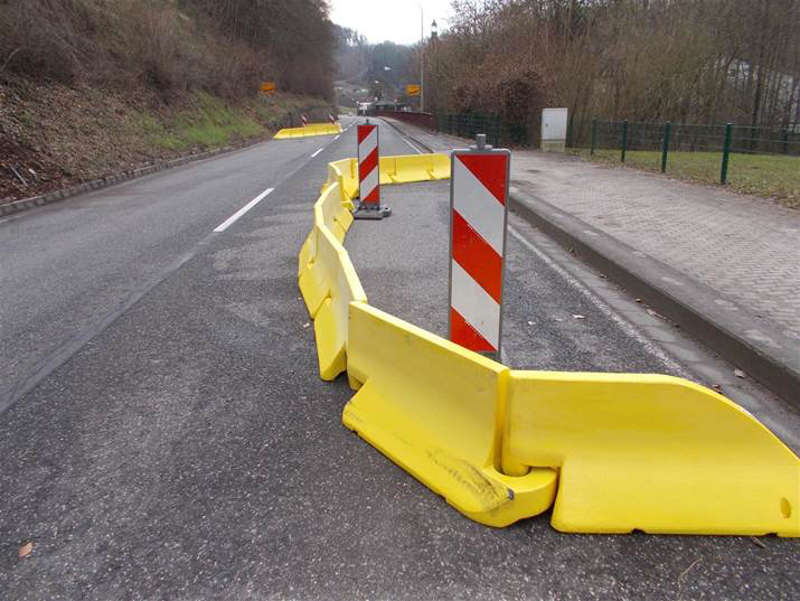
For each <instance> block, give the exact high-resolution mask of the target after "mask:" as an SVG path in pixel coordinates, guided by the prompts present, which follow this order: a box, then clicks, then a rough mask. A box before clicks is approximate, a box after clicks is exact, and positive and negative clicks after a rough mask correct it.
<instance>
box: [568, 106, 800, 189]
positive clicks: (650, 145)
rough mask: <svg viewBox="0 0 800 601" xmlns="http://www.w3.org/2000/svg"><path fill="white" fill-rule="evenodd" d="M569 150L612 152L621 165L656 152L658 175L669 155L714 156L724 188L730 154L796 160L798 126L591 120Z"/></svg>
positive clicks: (799, 139) (664, 169)
mask: <svg viewBox="0 0 800 601" xmlns="http://www.w3.org/2000/svg"><path fill="white" fill-rule="evenodd" d="M572 146H573V147H576V148H588V149H589V152H590V154H595V152H596V151H598V150H616V151H618V152H619V160H620V162H622V163H624V162H625V159H626V156H627V154H628V153H629V152H633V151H657V152H659V153H660V156H659V157H658V166H659V167H660V169H661V171H662V172H667V171H668V169H669V157H670V153H674V152H706V153H718V154H719V180H720V183H722V184H725V183H727V181H728V171H729V168H730V157H731V155H732V154H771V155H786V156H800V124H790V125H789V126H787V127H784V128H765V127H751V126H748V125H736V124H733V123H726V124H721V125H690V124H685V123H670V122H666V123H644V122H634V121H601V120H598V119H594V120H592V122H591V127H589V128H588V132H586V133H584V135H583V136H578V137H577V139H575V140H573V143H572Z"/></svg>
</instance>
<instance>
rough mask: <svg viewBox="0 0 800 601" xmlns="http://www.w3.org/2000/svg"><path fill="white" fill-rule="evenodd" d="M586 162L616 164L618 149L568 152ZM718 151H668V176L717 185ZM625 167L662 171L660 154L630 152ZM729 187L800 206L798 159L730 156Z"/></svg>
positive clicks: (789, 205) (778, 156)
mask: <svg viewBox="0 0 800 601" xmlns="http://www.w3.org/2000/svg"><path fill="white" fill-rule="evenodd" d="M570 152H571V153H572V154H576V155H578V156H581V157H583V158H585V159H592V160H594V161H598V162H602V163H606V164H617V165H619V164H620V163H619V160H620V152H619V150H596V151H595V153H594V156H593V157H590V155H589V151H588V150H587V149H574V150H570ZM721 160H722V155H721V153H719V152H670V153H669V156H668V160H667V174H668V175H670V176H672V177H677V178H680V179H685V180H689V181H694V182H700V183H704V184H719V178H720V163H721ZM625 165H627V166H629V167H636V168H638V169H644V170H647V171H660V170H661V152H659V151H645V150H633V151H631V150H629V151H628V152H626V153H625ZM728 185H729V186H730V188H731V189H733V190H736V191H737V192H742V193H744V194H754V195H756V196H763V197H765V198H775V199H776V200H778V201H779V202H780V203H781V204H783V205H784V206H788V207H793V208H798V207H800V157H796V156H785V155H757V154H755V155H754V154H732V155H731V156H730V162H729V165H728Z"/></svg>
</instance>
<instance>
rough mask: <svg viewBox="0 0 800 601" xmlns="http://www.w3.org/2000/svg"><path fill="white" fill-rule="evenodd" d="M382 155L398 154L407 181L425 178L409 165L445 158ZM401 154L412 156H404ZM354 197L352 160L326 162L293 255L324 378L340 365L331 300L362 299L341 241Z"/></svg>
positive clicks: (339, 315) (341, 324)
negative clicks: (310, 220)
mask: <svg viewBox="0 0 800 601" xmlns="http://www.w3.org/2000/svg"><path fill="white" fill-rule="evenodd" d="M420 157H422V158H421V159H420ZM426 157H427V158H426ZM388 158H389V159H395V158H397V159H400V160H399V162H398V163H396V165H395V168H396V169H397V168H399V169H400V170H401V172H402V171H403V170H404V169H406V170H407V172H406V173H404V174H403V177H404V178H405V179H408V180H409V181H411V180H410V179H409V178H411V177H420V178H422V179H423V180H427V179H430V177H429V176H428V174H427V173H428V172H427V171H426V172H425V174H423V172H422V171H420V170H419V169H417V170H416V171H412V170H411V169H412V168H413V169H416V165H417V164H430V165H434V166H435V165H436V164H438V163H441V161H442V158H444V159H445V160H449V159H448V157H447V155H419V156H412V157H402V156H401V157H388ZM406 158H412V159H415V160H414V161H406V160H405V159H406ZM426 161H427V162H426ZM448 177H449V171H448ZM356 196H358V164H357V161H356V159H354V158H348V159H343V160H341V161H334V162H332V163H328V179H327V180H326V182H325V185H323V186H322V191H321V192H320V197H319V199H318V200H317V202H316V203H315V204H314V226H313V227H312V228H311V232H309V234H308V236H307V237H306V239H305V241H304V242H303V244H302V246H301V247H300V253H299V256H298V266H297V276H298V284H299V286H300V291H301V292H302V294H303V300H304V301H305V304H306V308H307V309H308V313H309V315H310V316H311V318H312V319H314V320H315V323H314V332H315V334H316V338H317V354H318V358H319V362H320V376H321V377H322V378H323V379H325V380H330V379H333V378H335V377H336V376H337V375H338V374H339V373H341V372H343V371H345V369H346V354H345V352H346V346H347V339H346V333H347V311H345V310H344V309H343V308H342V307H340V306H339V305H337V304H336V302H335V301H336V300H337V299H342V298H344V299H348V298H349V299H350V300H362V299H363V302H366V297H365V296H364V292H363V289H362V287H361V283H360V282H359V281H358V276H357V275H356V273H355V270H354V269H353V268H352V264H351V263H350V257H349V255H348V254H347V251H345V249H344V247H343V246H342V245H341V242H342V241H343V240H344V237H345V235H346V233H347V230H348V229H349V228H350V226H351V225H352V223H353V215H352V213H351V212H350V211H351V210H353V209H354V205H353V202H352V200H351V199H352V198H355V197H356ZM326 236H330V237H331V238H333V239H334V240H335V242H336V246H337V248H336V252H335V253H334V252H333V251H332V250H331V249H330V244H328V241H326ZM321 255H322V256H321ZM342 273H346V274H348V275H347V277H346V278H345V280H344V281H340V279H341V277H340V276H341V274H342ZM329 297H330V298H331V299H333V300H332V301H331V307H332V308H336V309H337V310H336V311H333V309H330V310H329V308H327V307H326V305H325V302H326V299H327V298H329ZM323 308H325V310H324V311H323ZM320 313H322V317H320ZM334 320H335V321H334ZM342 332H344V335H342Z"/></svg>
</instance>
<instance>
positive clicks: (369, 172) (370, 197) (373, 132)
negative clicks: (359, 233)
mask: <svg viewBox="0 0 800 601" xmlns="http://www.w3.org/2000/svg"><path fill="white" fill-rule="evenodd" d="M357 135H358V198H359V204H358V209H356V211H355V213H353V217H354V218H355V219H383V218H384V217H388V216H389V215H391V213H392V210H391V209H390V208H389V207H385V206H381V185H380V160H379V155H378V126H377V125H375V124H371V123H370V122H369V119H367V122H366V123H365V124H363V125H359V126H358V128H357Z"/></svg>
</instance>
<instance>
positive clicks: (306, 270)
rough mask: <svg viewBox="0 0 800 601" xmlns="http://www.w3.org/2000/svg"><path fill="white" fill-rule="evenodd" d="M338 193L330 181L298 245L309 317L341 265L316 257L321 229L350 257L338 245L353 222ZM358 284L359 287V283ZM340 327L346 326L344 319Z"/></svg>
mask: <svg viewBox="0 0 800 601" xmlns="http://www.w3.org/2000/svg"><path fill="white" fill-rule="evenodd" d="M340 197H341V193H340V191H339V184H338V183H336V184H333V185H330V186H328V187H326V188H325V189H324V190H323V192H322V194H321V195H320V197H319V200H317V202H316V203H315V204H314V226H313V227H312V228H311V232H310V233H309V234H308V237H307V238H306V240H305V242H304V243H303V246H302V247H301V248H300V256H299V260H298V284H299V286H300V291H301V292H302V294H303V300H304V301H305V303H306V308H307V309H308V313H309V315H310V316H311V317H312V318H314V317H316V315H317V311H318V310H319V308H320V306H321V305H322V302H323V300H324V299H325V297H326V296H328V294H329V292H330V288H331V282H332V281H333V280H335V279H336V273H337V272H338V271H340V270H341V269H342V268H343V267H342V266H337V265H336V264H335V263H332V262H331V261H330V260H329V261H327V262H325V261H319V260H318V259H319V254H320V245H322V244H323V242H324V241H323V240H321V236H322V234H321V232H322V231H323V230H325V232H327V234H328V235H330V236H331V237H332V238H334V239H335V240H336V242H337V246H338V247H339V249H340V250H341V252H342V253H344V256H345V257H346V258H347V262H348V263H349V262H350V257H349V256H348V255H347V251H345V249H344V247H342V246H341V241H342V240H344V236H345V234H346V233H347V230H348V229H349V228H350V225H351V224H352V223H353V216H352V214H351V213H350V211H348V210H347V208H346V207H345V206H344V205H342V203H341V202H340V200H339V199H340ZM337 250H338V249H337ZM354 273H355V272H354ZM356 280H357V278H356ZM358 288H359V289H361V284H360V283H359V284H358ZM344 315H345V317H346V312H344ZM342 329H343V330H345V331H346V330H347V324H346V320H345V324H344V326H343V328H342Z"/></svg>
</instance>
